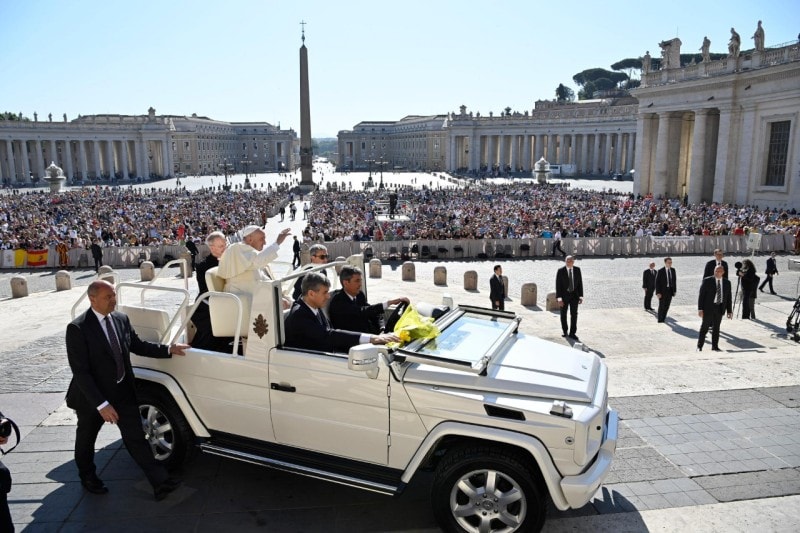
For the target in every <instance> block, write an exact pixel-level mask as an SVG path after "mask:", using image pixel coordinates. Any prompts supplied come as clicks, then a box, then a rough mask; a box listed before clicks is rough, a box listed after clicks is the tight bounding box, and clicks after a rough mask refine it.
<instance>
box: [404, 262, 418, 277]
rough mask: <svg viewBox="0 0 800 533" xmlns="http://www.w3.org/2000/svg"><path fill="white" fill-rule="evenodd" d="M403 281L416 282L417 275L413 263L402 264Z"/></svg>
mask: <svg viewBox="0 0 800 533" xmlns="http://www.w3.org/2000/svg"><path fill="white" fill-rule="evenodd" d="M402 268H403V271H402V272H403V274H402V275H403V281H417V274H416V271H415V269H414V263H413V262H411V261H406V262H405V263H403V267H402Z"/></svg>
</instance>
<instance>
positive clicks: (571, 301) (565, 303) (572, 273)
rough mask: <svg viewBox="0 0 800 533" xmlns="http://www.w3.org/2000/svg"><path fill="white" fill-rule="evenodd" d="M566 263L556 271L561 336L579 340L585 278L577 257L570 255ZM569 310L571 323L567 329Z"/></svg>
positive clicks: (565, 259)
mask: <svg viewBox="0 0 800 533" xmlns="http://www.w3.org/2000/svg"><path fill="white" fill-rule="evenodd" d="M564 263H565V265H564V266H563V267H561V268H559V269H558V272H556V299H557V300H558V307H559V308H560V310H561V332H562V333H561V336H562V337H569V338H571V339H573V340H576V341H577V340H578V336H577V334H576V333H577V330H578V305H580V304H582V303H583V278H582V277H581V269H580V268H578V267H576V266H575V258H574V257H573V256H571V255H568V256H567V257H566V258H564ZM567 310H569V315H570V323H569V330H567Z"/></svg>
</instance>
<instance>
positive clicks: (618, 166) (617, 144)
mask: <svg viewBox="0 0 800 533" xmlns="http://www.w3.org/2000/svg"><path fill="white" fill-rule="evenodd" d="M614 170H616V171H617V172H619V173H620V174H622V134H621V133H617V134H616V135H615V140H614Z"/></svg>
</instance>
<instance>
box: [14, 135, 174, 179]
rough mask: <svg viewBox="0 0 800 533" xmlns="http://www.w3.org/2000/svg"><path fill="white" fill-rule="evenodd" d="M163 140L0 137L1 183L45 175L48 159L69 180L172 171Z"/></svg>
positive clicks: (165, 174)
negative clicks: (60, 169)
mask: <svg viewBox="0 0 800 533" xmlns="http://www.w3.org/2000/svg"><path fill="white" fill-rule="evenodd" d="M168 148H169V147H168V144H167V142H166V141H165V140H163V139H141V138H140V139H135V140H131V139H64V138H59V137H50V138H41V136H37V138H35V139H30V138H16V139H15V138H6V139H0V183H8V184H15V183H31V182H32V181H33V180H35V179H41V178H44V177H45V175H46V172H45V168H46V167H47V166H49V164H50V162H54V163H55V164H56V165H58V166H59V167H61V168H62V169H63V170H64V175H65V176H66V177H67V179H70V180H73V179H74V180H79V181H81V180H88V179H108V178H110V177H112V176H115V177H117V178H118V179H128V178H132V177H142V178H146V177H149V176H150V175H151V174H155V175H159V176H167V175H171V174H172V168H173V164H172V152H171V150H169V149H168Z"/></svg>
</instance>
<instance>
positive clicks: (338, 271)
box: [328, 255, 347, 276]
mask: <svg viewBox="0 0 800 533" xmlns="http://www.w3.org/2000/svg"><path fill="white" fill-rule="evenodd" d="M328 259H330V257H329V258H328ZM346 259H347V258H346V257H344V256H341V255H340V256H339V257H337V258H336V259H334V261H336V262H337V263H338V262H339V261H344V260H346ZM343 266H344V265H336V266H335V267H333V268H334V270H336V275H337V276H338V275H339V274H341V273H342V267H343Z"/></svg>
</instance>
